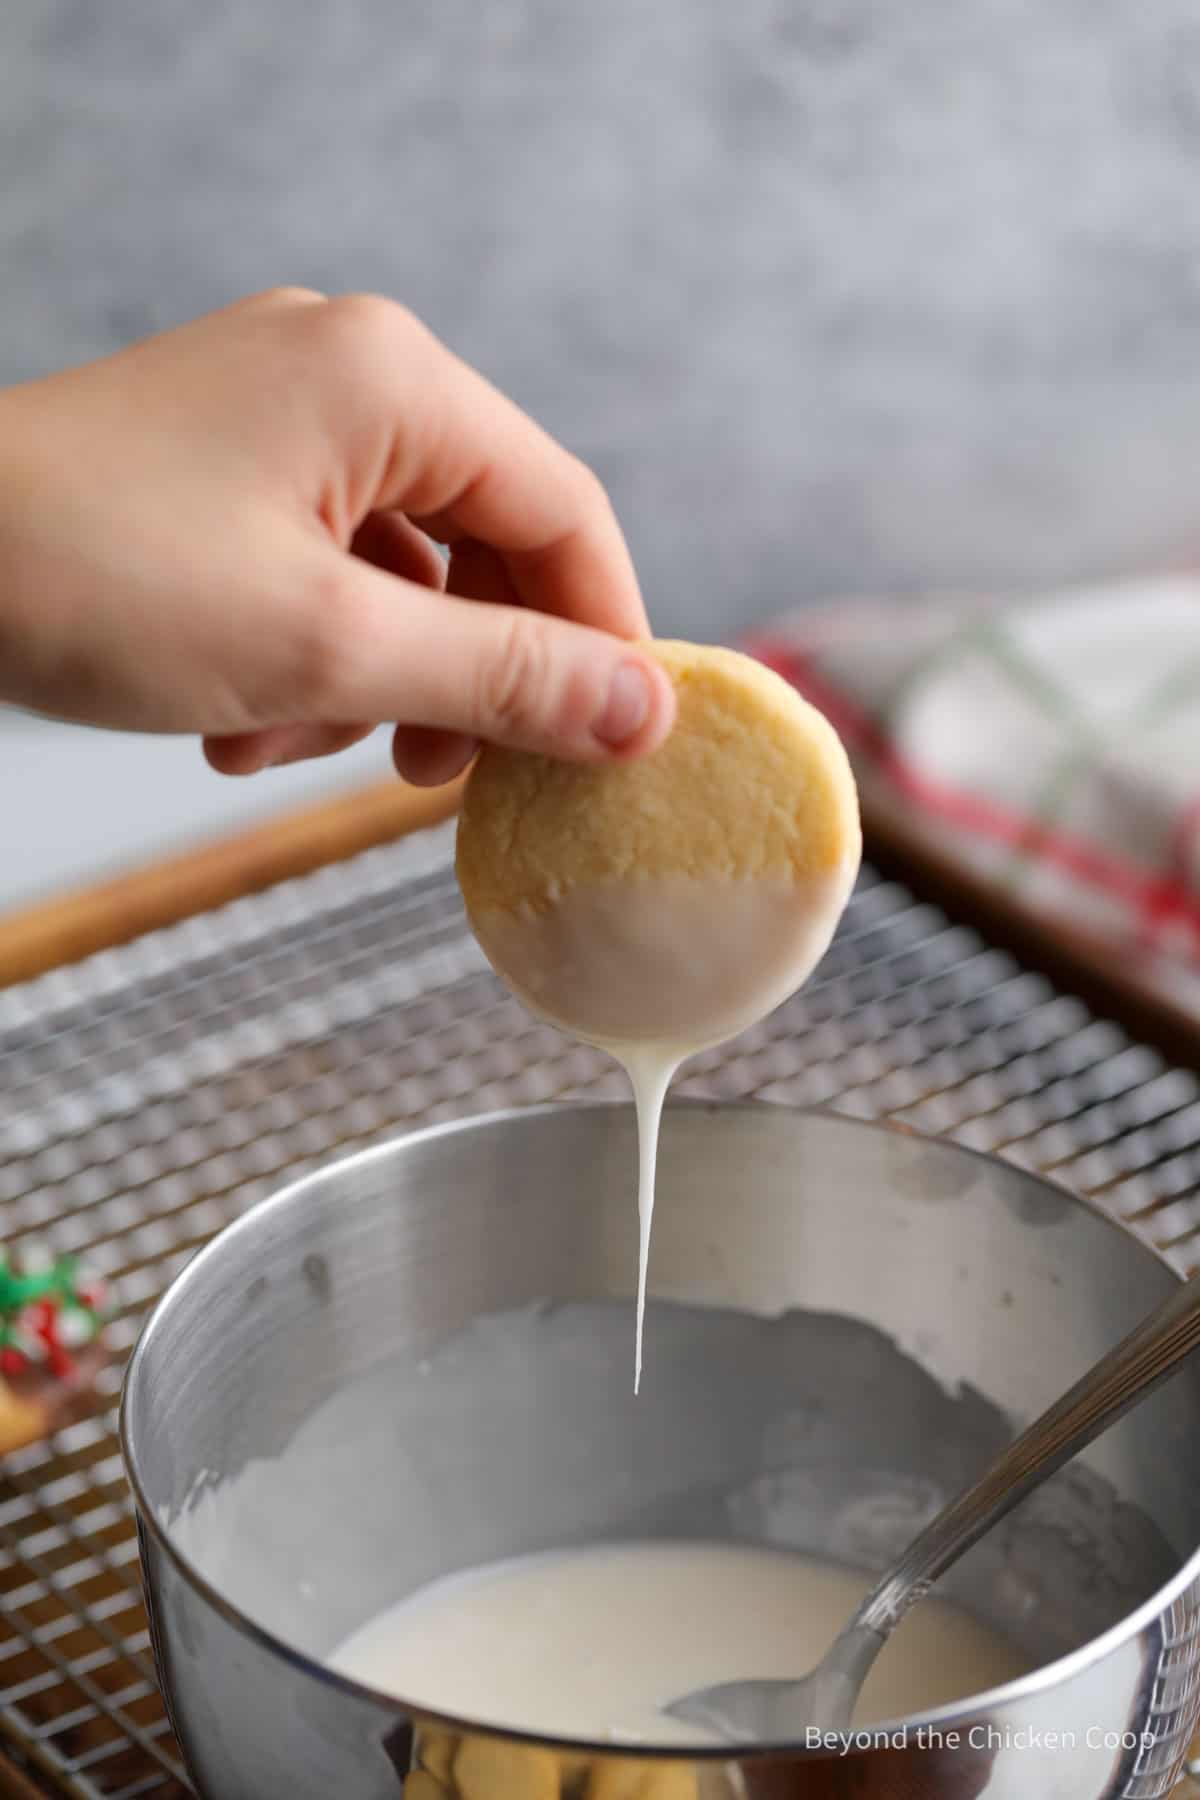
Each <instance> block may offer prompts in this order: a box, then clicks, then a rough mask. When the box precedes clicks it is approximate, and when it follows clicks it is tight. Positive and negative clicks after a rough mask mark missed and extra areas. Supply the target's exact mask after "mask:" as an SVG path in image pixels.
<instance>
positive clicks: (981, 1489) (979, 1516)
mask: <svg viewBox="0 0 1200 1800" xmlns="http://www.w3.org/2000/svg"><path fill="white" fill-rule="evenodd" d="M1197 1345H1200V1274H1198V1275H1193V1276H1192V1278H1191V1280H1190V1281H1187V1282H1184V1283H1182V1284H1181V1285H1180V1286H1179V1287H1178V1288H1176V1289H1175V1290H1174V1291H1173V1292H1172V1293H1171V1294H1170V1295H1169V1296H1168V1298H1167V1299H1166V1300H1164V1301H1163V1303H1162V1305H1161V1306H1158V1307H1156V1308H1155V1310H1154V1311H1153V1312H1152V1313H1151V1314H1150V1316H1149V1317H1148V1318H1147V1319H1144V1320H1143V1321H1142V1323H1141V1324H1140V1325H1139V1326H1137V1327H1136V1329H1135V1330H1133V1331H1131V1332H1130V1334H1129V1336H1128V1337H1126V1338H1123V1339H1122V1341H1121V1342H1120V1343H1119V1344H1118V1345H1117V1346H1116V1348H1115V1349H1114V1350H1110V1351H1109V1353H1108V1355H1107V1356H1106V1357H1105V1358H1104V1359H1103V1361H1101V1362H1099V1363H1097V1364H1096V1366H1095V1367H1094V1368H1093V1369H1090V1370H1089V1371H1088V1373H1087V1374H1086V1375H1085V1376H1084V1377H1083V1379H1082V1380H1081V1381H1078V1382H1076V1384H1075V1386H1074V1387H1073V1388H1070V1389H1068V1391H1067V1392H1066V1393H1065V1394H1064V1395H1063V1397H1062V1399H1061V1400H1056V1401H1055V1403H1054V1405H1053V1406H1051V1407H1049V1408H1048V1409H1047V1410H1046V1411H1045V1412H1044V1413H1042V1415H1041V1417H1040V1418H1038V1419H1035V1421H1034V1423H1033V1424H1032V1425H1030V1426H1029V1427H1028V1428H1027V1429H1026V1430H1025V1431H1023V1432H1022V1433H1021V1435H1020V1436H1019V1437H1017V1438H1015V1439H1014V1440H1013V1442H1012V1443H1011V1444H1010V1445H1009V1447H1008V1449H1007V1450H1006V1451H1005V1452H1004V1453H1003V1455H1002V1456H1001V1457H1000V1458H999V1460H998V1461H997V1462H995V1463H993V1464H992V1466H991V1468H990V1469H989V1470H988V1472H987V1474H986V1475H984V1476H983V1478H982V1479H981V1480H980V1481H978V1482H976V1484H975V1486H974V1487H971V1488H968V1489H967V1491H966V1492H965V1493H964V1494H960V1495H959V1497H958V1499H957V1500H955V1501H953V1502H952V1503H951V1504H950V1505H949V1506H948V1507H947V1508H946V1510H945V1511H944V1512H942V1513H939V1514H938V1517H937V1518H936V1519H935V1520H934V1521H933V1522H932V1524H930V1525H928V1526H926V1528H925V1530H924V1531H923V1532H921V1534H920V1536H919V1537H917V1538H914V1540H913V1542H912V1543H911V1544H910V1545H909V1547H908V1549H907V1550H906V1551H905V1553H904V1555H903V1556H902V1557H901V1558H900V1560H899V1562H897V1563H896V1564H895V1565H894V1566H893V1568H892V1569H891V1570H890V1571H889V1573H888V1574H887V1575H885V1576H884V1577H883V1578H882V1580H880V1581H879V1582H878V1583H877V1585H876V1586H875V1587H874V1588H873V1589H872V1590H871V1592H870V1593H869V1594H868V1595H867V1597H866V1599H865V1600H864V1601H863V1603H862V1605H861V1607H860V1608H859V1610H858V1613H857V1614H856V1615H855V1619H854V1626H855V1627H863V1628H866V1629H867V1630H870V1631H874V1632H877V1633H878V1634H879V1636H880V1639H881V1640H882V1639H884V1638H887V1637H888V1636H889V1635H890V1634H891V1632H892V1631H894V1629H895V1628H896V1626H897V1625H898V1624H899V1622H900V1620H901V1619H902V1618H903V1617H904V1614H905V1613H906V1612H907V1611H908V1609H909V1607H910V1606H912V1605H914V1604H915V1602H916V1601H918V1600H920V1599H921V1598H922V1597H923V1596H924V1595H925V1594H926V1593H928V1591H929V1589H930V1588H931V1587H932V1585H933V1583H934V1582H935V1581H936V1580H937V1579H938V1577H939V1576H940V1575H941V1574H942V1573H943V1572H944V1571H945V1570H946V1569H948V1568H949V1567H950V1565H951V1563H954V1562H956V1561H957V1560H958V1558H959V1557H960V1556H962V1555H963V1553H964V1552H965V1551H967V1550H969V1549H970V1547H971V1545H972V1544H973V1543H974V1542H975V1541H976V1539H977V1538H981V1537H982V1536H983V1534H984V1532H985V1531H989V1530H990V1529H991V1527H992V1526H993V1525H994V1524H995V1523H996V1521H997V1520H998V1519H1002V1518H1003V1517H1004V1516H1005V1514H1006V1513H1008V1512H1010V1511H1011V1510H1012V1508H1013V1507H1014V1506H1016V1505H1017V1503H1018V1502H1019V1501H1020V1500H1023V1499H1024V1497H1025V1495H1026V1494H1027V1493H1028V1492H1029V1491H1030V1489H1031V1488H1034V1487H1036V1486H1037V1485H1038V1483H1039V1482H1041V1481H1043V1480H1045V1478H1046V1477H1047V1476H1048V1475H1052V1474H1053V1473H1054V1471H1055V1470H1056V1469H1060V1468H1061V1467H1062V1465H1063V1464H1064V1463H1066V1462H1070V1460H1071V1458H1072V1457H1073V1456H1075V1455H1076V1454H1077V1452H1078V1451H1080V1450H1082V1449H1083V1448H1084V1447H1085V1446H1086V1445H1087V1444H1090V1443H1091V1442H1092V1440H1093V1439H1094V1438H1097V1437H1099V1436H1100V1434H1101V1432H1103V1431H1106V1430H1107V1428H1108V1427H1109V1426H1110V1425H1112V1424H1113V1423H1114V1422H1115V1421H1116V1420H1117V1419H1119V1418H1120V1417H1121V1416H1122V1414H1123V1413H1125V1412H1128V1410H1129V1408H1130V1407H1131V1406H1133V1405H1135V1404H1136V1402H1137V1401H1139V1400H1141V1399H1143V1398H1144V1397H1145V1395H1147V1394H1148V1393H1149V1392H1150V1391H1151V1389H1152V1388H1155V1387H1157V1386H1158V1384H1159V1383H1160V1382H1162V1381H1165V1380H1166V1378H1167V1376H1168V1375H1171V1374H1173V1373H1174V1371H1175V1370H1176V1369H1177V1368H1178V1366H1179V1364H1180V1363H1181V1362H1182V1361H1183V1359H1184V1358H1185V1357H1186V1356H1189V1355H1190V1354H1191V1352H1192V1351H1193V1350H1194V1349H1195V1348H1196V1347H1197Z"/></svg>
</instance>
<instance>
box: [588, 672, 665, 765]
mask: <svg viewBox="0 0 1200 1800" xmlns="http://www.w3.org/2000/svg"><path fill="white" fill-rule="evenodd" d="M650 700H651V696H650V681H649V677H648V676H647V674H646V672H645V670H644V669H643V668H642V666H641V664H640V663H622V664H621V666H620V668H619V669H618V670H617V672H616V674H615V675H614V676H613V678H612V685H611V686H610V688H609V690H608V699H607V700H606V701H605V703H604V711H603V712H602V713H601V714H600V717H599V718H598V719H597V720H596V723H595V724H594V725H593V726H592V730H593V732H594V733H595V735H596V736H597V737H598V738H599V739H600V742H601V743H602V744H611V745H614V746H615V745H618V744H627V743H628V742H629V740H630V738H631V737H633V736H635V735H636V733H637V732H639V731H640V730H641V728H642V726H643V725H644V724H645V723H646V720H647V718H648V717H649V716H650Z"/></svg>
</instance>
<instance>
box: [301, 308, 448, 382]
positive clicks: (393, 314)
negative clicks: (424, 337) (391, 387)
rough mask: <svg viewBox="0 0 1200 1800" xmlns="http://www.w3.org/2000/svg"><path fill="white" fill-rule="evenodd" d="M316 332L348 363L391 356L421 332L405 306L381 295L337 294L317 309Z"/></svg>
mask: <svg viewBox="0 0 1200 1800" xmlns="http://www.w3.org/2000/svg"><path fill="white" fill-rule="evenodd" d="M320 329H321V331H322V333H323V334H324V336H325V339H326V342H327V344H328V345H329V346H330V347H331V348H332V350H333V351H334V352H335V353H340V354H341V355H343V356H345V357H346V358H347V359H348V360H352V361H356V362H357V361H359V360H364V361H369V362H371V363H372V365H373V366H374V368H375V369H376V371H377V369H378V362H377V359H378V358H381V357H386V356H394V355H395V354H396V353H397V351H398V350H399V349H401V348H402V347H403V346H404V345H405V344H406V343H407V342H409V341H411V340H412V339H413V338H415V337H416V336H417V335H418V334H419V333H420V332H422V331H423V330H424V327H423V326H421V325H420V324H419V322H418V320H417V319H416V317H415V315H414V314H413V313H411V312H409V310H408V308H407V307H404V306H401V305H400V304H399V303H398V302H397V301H395V300H389V299H387V298H386V297H385V296H384V295H382V294H340V295H339V296H338V297H337V299H335V300H330V301H329V302H328V304H327V305H326V306H324V307H322V309H321V318H320Z"/></svg>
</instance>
